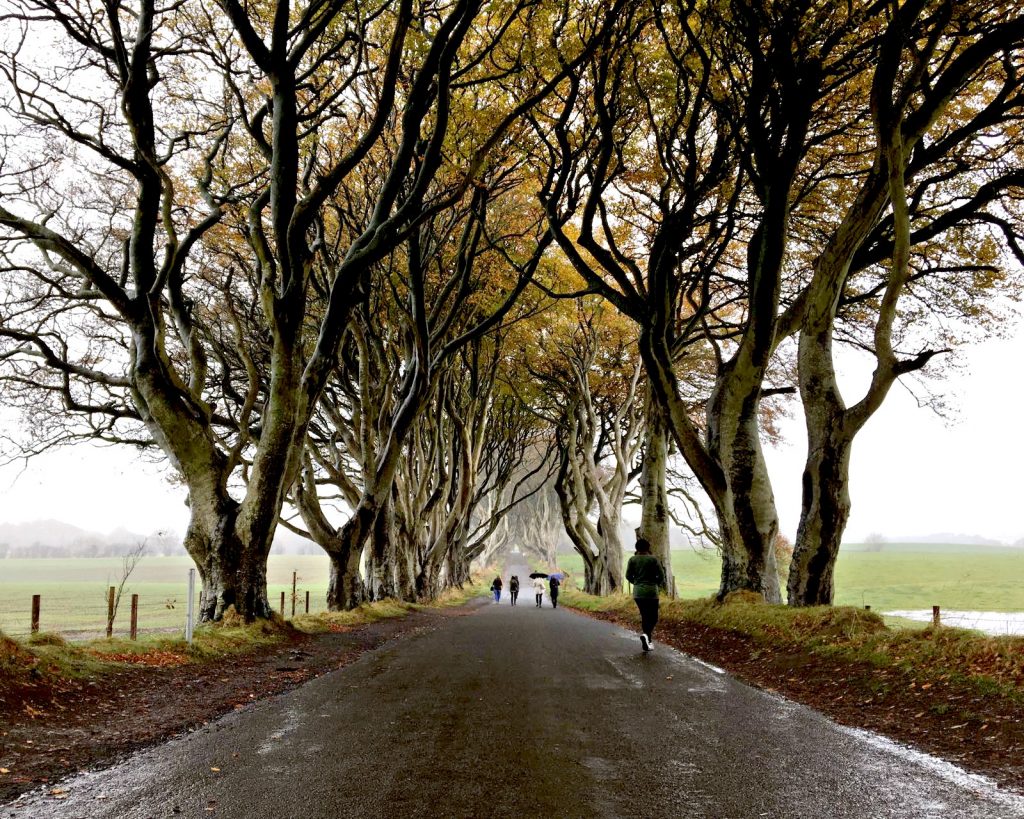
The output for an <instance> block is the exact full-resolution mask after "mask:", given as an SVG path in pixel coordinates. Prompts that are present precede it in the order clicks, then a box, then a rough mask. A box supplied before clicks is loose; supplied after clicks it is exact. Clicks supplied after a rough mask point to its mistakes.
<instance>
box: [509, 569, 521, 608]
mask: <svg viewBox="0 0 1024 819" xmlns="http://www.w3.org/2000/svg"><path fill="white" fill-rule="evenodd" d="M508 596H509V597H510V598H512V605H513V606H514V605H515V604H516V598H517V597H519V577H518V576H517V575H512V579H511V580H509V581H508Z"/></svg>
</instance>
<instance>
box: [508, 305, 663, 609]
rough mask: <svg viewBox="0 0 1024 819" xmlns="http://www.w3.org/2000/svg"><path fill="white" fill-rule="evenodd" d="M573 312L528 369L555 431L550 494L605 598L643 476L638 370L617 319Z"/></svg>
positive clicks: (587, 582) (589, 577)
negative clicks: (629, 502)
mask: <svg viewBox="0 0 1024 819" xmlns="http://www.w3.org/2000/svg"><path fill="white" fill-rule="evenodd" d="M591 302H593V299H591ZM572 312H574V313H575V320H574V321H567V322H566V324H565V326H564V327H563V328H561V331H559V330H556V331H555V332H551V333H550V335H549V337H548V338H547V339H544V340H543V341H542V342H541V350H542V355H543V357H542V358H539V359H538V360H536V361H532V362H530V363H529V364H527V365H526V366H527V367H528V369H529V371H530V372H531V373H532V374H533V377H534V378H535V379H536V380H537V381H538V382H539V383H540V384H542V385H543V391H544V404H543V406H541V407H539V411H540V412H542V413H543V414H544V415H545V417H546V418H547V419H548V422H549V423H550V424H551V425H552V426H553V427H554V428H555V441H556V446H557V450H558V460H559V466H558V471H557V472H556V475H555V484H554V487H555V493H556V494H557V496H558V500H559V507H560V510H561V516H562V525H563V526H564V528H565V532H566V534H567V535H568V537H569V540H570V541H571V542H572V545H573V548H574V549H575V550H576V551H577V553H579V554H580V556H581V557H582V558H583V563H584V588H585V589H586V591H587V592H589V593H591V594H608V593H610V592H615V591H618V590H621V589H622V588H623V576H622V564H623V550H622V542H621V540H620V534H619V530H620V524H621V522H622V508H623V505H624V503H625V499H626V494H627V492H628V490H629V486H630V484H631V483H632V482H633V481H634V480H635V479H636V478H637V476H638V475H639V474H640V470H641V467H640V465H639V453H640V449H641V447H642V445H643V442H644V412H643V403H644V402H643V398H644V389H643V383H642V380H641V373H642V368H641V365H640V361H639V358H638V357H637V356H636V353H635V337H634V336H633V335H632V334H631V332H630V331H629V329H628V328H627V327H625V326H624V325H623V322H622V321H621V320H620V319H619V318H618V316H617V315H615V314H614V313H612V312H608V311H604V310H602V309H601V308H600V307H599V306H594V305H593V304H592V303H591V304H587V303H585V302H582V303H580V304H577V305H576V306H575V310H573V311H572ZM572 312H569V311H567V313H569V315H572ZM569 315H567V316H566V318H567V319H568V318H569Z"/></svg>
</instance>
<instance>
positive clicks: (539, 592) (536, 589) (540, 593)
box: [533, 577, 544, 608]
mask: <svg viewBox="0 0 1024 819" xmlns="http://www.w3.org/2000/svg"><path fill="white" fill-rule="evenodd" d="M533 595H534V597H536V598H537V608H540V607H541V604H542V603H543V602H544V578H543V577H535V578H534V579H533Z"/></svg>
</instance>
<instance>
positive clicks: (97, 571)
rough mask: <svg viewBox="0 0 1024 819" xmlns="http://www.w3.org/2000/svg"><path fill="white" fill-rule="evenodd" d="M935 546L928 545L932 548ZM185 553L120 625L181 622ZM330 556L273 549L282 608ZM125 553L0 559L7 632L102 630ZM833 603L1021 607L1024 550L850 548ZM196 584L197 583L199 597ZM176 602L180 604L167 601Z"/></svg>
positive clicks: (712, 587) (168, 563) (680, 573)
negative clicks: (131, 620) (294, 583)
mask: <svg viewBox="0 0 1024 819" xmlns="http://www.w3.org/2000/svg"><path fill="white" fill-rule="evenodd" d="M927 547H931V548H927ZM560 562H561V567H562V568H563V569H565V570H568V571H570V572H572V573H573V575H574V576H575V577H576V578H577V579H578V578H581V577H582V574H583V572H582V562H581V560H580V558H579V557H578V556H577V555H575V554H571V555H562V556H561V557H560ZM672 564H673V568H674V569H675V573H676V584H677V587H678V589H679V592H680V594H681V596H683V597H708V596H710V595H712V594H714V593H715V591H717V589H718V572H719V561H718V558H717V556H716V555H715V554H714V553H713V552H712V553H707V552H696V551H692V550H682V551H676V552H673V553H672ZM191 565H192V564H191V561H190V560H189V559H188V558H186V557H180V558H177V557H153V558H143V560H142V562H141V563H140V564H139V566H138V568H137V569H136V570H135V573H134V574H133V575H132V577H131V579H130V580H129V582H128V584H127V586H126V589H125V596H124V598H123V600H122V603H121V607H120V610H119V612H118V617H117V622H116V625H115V630H116V631H117V632H119V633H125V632H127V630H128V612H129V606H130V602H129V595H131V594H132V593H133V592H134V593H137V594H138V595H139V628H140V629H142V630H152V629H173V628H183V624H184V622H185V601H186V599H187V590H186V587H187V578H188V569H189V567H190V566H191ZM327 565H328V564H327V558H326V557H325V556H319V555H294V556H293V555H271V558H270V566H269V575H268V579H269V585H270V600H271V604H272V605H273V606H274V608H277V607H278V606H279V605H280V601H281V592H282V591H284V592H287V593H288V595H289V602H288V603H287V606H288V610H289V611H290V608H291V603H290V592H291V577H292V572H293V571H295V572H298V576H299V580H298V591H299V609H298V610H300V611H301V610H302V609H303V608H304V607H305V592H306V591H309V592H310V610H311V611H322V610H324V609H325V608H326V604H325V597H326V594H327ZM120 572H121V560H120V559H119V558H95V559H88V558H76V559H68V560H42V559H9V560H0V630H3V631H5V632H7V633H8V634H12V635H24V634H27V633H28V631H29V621H30V611H31V602H32V595H33V594H39V595H42V607H41V610H42V617H41V628H42V629H43V630H44V631H58V632H62V633H66V634H69V635H70V636H94V635H96V634H99V633H102V631H103V629H104V624H105V618H106V589H107V587H108V586H109V585H110V584H111V583H116V582H117V580H118V579H119V577H120ZM836 590H837V591H836V603H838V604H840V605H851V606H863V605H870V606H871V607H872V609H874V610H875V611H880V612H882V611H889V610H893V609H927V608H930V607H931V606H932V605H939V606H942V607H943V608H944V609H951V610H970V611H976V610H980V611H1024V550H1019V549H995V548H985V547H965V546H960V547H956V546H947V545H944V544H939V545H938V546H932V545H931V544H890V545H887V546H886V547H885V549H884V550H883V551H881V552H867V551H857V550H856V549H853V550H850V551H848V552H845V553H843V554H841V555H840V558H839V564H838V566H837V569H836ZM198 596H199V589H198V584H197V588H196V598H197V600H198ZM170 606H173V608H170Z"/></svg>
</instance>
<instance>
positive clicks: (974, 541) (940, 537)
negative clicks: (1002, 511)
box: [888, 532, 1006, 546]
mask: <svg viewBox="0 0 1024 819" xmlns="http://www.w3.org/2000/svg"><path fill="white" fill-rule="evenodd" d="M888 541H889V542H890V543H957V544H960V545H962V546H1005V545H1006V544H1005V543H1003V542H1002V541H1000V540H992V538H987V537H981V535H965V534H962V533H957V534H954V533H952V532H939V533H938V534H935V535H924V536H921V535H915V536H913V537H891V538H888Z"/></svg>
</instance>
